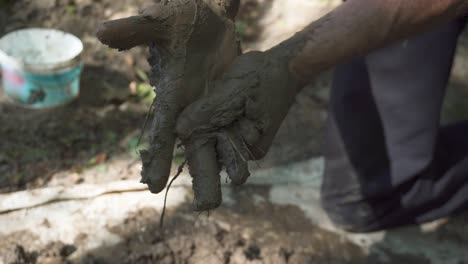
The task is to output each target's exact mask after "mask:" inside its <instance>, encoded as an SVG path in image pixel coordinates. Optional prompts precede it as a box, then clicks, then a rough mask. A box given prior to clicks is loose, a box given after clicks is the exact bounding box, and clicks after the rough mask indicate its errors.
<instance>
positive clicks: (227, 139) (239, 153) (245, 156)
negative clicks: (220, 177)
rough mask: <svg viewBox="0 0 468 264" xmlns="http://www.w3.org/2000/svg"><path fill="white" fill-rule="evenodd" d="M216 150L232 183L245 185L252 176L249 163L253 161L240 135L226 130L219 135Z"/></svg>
mask: <svg viewBox="0 0 468 264" xmlns="http://www.w3.org/2000/svg"><path fill="white" fill-rule="evenodd" d="M216 149H217V151H218V155H219V158H220V161H221V163H222V164H223V165H224V167H225V168H226V172H227V173H228V175H229V178H230V179H231V183H232V184H234V185H241V184H244V183H245V181H246V180H247V178H248V177H249V176H250V173H249V168H248V164H247V161H248V160H251V157H250V153H249V149H248V147H247V145H246V144H245V142H243V139H242V138H241V137H240V136H239V134H237V133H234V132H231V131H227V130H225V131H223V132H221V133H219V134H218V135H217V144H216Z"/></svg>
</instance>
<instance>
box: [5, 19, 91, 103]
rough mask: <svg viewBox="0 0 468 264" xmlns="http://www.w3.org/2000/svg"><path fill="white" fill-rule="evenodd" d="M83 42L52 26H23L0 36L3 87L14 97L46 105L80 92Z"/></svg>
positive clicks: (26, 101) (61, 101) (19, 100)
mask: <svg viewBox="0 0 468 264" xmlns="http://www.w3.org/2000/svg"><path fill="white" fill-rule="evenodd" d="M82 51H83V43H82V42H81V41H80V39H79V38H77V37H75V36H74V35H72V34H68V33H65V32H62V31H59V30H54V29H39V28H31V29H22V30H18V31H14V32H11V33H9V34H7V35H5V36H3V37H2V38H1V39H0V64H1V66H2V73H3V88H4V90H5V93H6V94H7V95H8V97H10V98H11V99H12V100H13V101H15V102H17V103H19V104H21V105H24V106H28V107H32V108H49V107H54V106H58V105H62V104H65V103H67V102H70V101H72V100H73V99H74V98H76V97H77V96H78V94H79V86H80V75H81V69H82V63H81V56H80V55H81V53H82Z"/></svg>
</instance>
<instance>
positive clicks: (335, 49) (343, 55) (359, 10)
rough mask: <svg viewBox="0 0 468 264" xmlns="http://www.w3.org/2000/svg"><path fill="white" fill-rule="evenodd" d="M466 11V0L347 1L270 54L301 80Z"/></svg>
mask: <svg viewBox="0 0 468 264" xmlns="http://www.w3.org/2000/svg"><path fill="white" fill-rule="evenodd" d="M467 11H468V1H467V0H411V1H408V0H378V1H376V0H348V1H347V2H345V3H344V4H342V5H341V6H339V7H337V8H336V9H335V10H333V11H332V12H330V13H328V14H327V15H325V16H324V17H322V18H321V19H319V20H317V21H315V22H313V23H312V24H310V25H309V26H308V27H306V28H305V29H304V30H303V31H301V32H299V33H297V34H296V35H295V36H293V37H292V38H290V39H288V40H286V41H285V42H283V43H281V44H280V45H278V46H276V47H275V48H273V49H272V50H270V51H269V52H271V53H272V55H273V56H275V57H277V58H280V59H285V60H287V61H286V62H287V63H288V64H289V67H290V70H291V72H292V73H293V75H294V76H295V77H296V78H297V79H298V80H300V83H301V84H305V83H307V82H309V81H311V79H312V78H313V77H314V75H315V74H317V73H319V72H321V71H323V70H326V69H328V68H330V67H332V66H334V65H336V64H337V63H340V62H342V61H344V60H346V59H349V58H351V57H353V56H356V55H362V54H365V53H366V52H369V51H371V50H373V49H375V48H379V47H381V46H384V45H386V44H388V43H391V42H392V41H397V40H400V39H402V38H405V37H407V36H410V35H412V34H414V33H418V32H420V31H423V30H425V29H426V28H429V27H431V26H432V25H434V24H438V23H443V22H444V21H448V20H451V19H454V18H456V17H459V16H461V15H463V14H465V13H467ZM302 86H303V85H299V87H302Z"/></svg>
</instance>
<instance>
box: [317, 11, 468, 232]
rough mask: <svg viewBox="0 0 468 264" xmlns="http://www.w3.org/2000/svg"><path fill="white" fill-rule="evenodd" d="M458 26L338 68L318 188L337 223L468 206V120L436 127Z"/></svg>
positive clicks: (388, 224)
mask: <svg viewBox="0 0 468 264" xmlns="http://www.w3.org/2000/svg"><path fill="white" fill-rule="evenodd" d="M464 27H465V21H461V20H460V21H453V22H451V23H449V24H447V25H444V26H441V27H438V28H436V29H433V30H432V31H431V32H427V33H424V34H422V35H418V36H416V37H413V38H411V39H408V40H405V41H402V42H399V43H396V44H394V45H392V46H389V47H386V48H384V49H380V50H377V51H375V52H372V53H371V54H368V55H367V56H365V57H363V58H355V59H354V60H352V61H350V62H348V63H346V64H343V65H340V66H338V67H337V69H336V71H335V75H334V81H333V87H332V91H331V102H330V116H329V124H328V131H327V132H328V133H327V139H326V144H325V158H326V168H325V176H324V181H323V185H322V204H323V206H324V208H325V210H326V211H327V213H328V215H329V216H330V218H331V220H332V221H333V222H334V223H335V224H336V225H338V226H340V227H342V228H344V229H347V230H350V231H359V232H368V231H375V230H380V229H386V228H392V227H396V226H401V225H406V224H414V223H422V222H426V221H430V220H434V219H437V218H441V217H444V216H448V215H452V214H455V213H458V212H461V211H463V210H467V209H468V121H467V122H461V123H457V124H453V125H450V126H445V127H441V125H440V112H441V106H442V101H443V98H444V94H445V90H446V86H447V82H448V79H449V75H450V71H451V67H452V62H453V57H454V53H455V49H456V44H457V39H458V36H459V35H460V33H461V31H462V30H463V28H464ZM467 74H468V69H467ZM467 103H468V102H467Z"/></svg>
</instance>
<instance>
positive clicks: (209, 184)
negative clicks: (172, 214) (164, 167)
mask: <svg viewBox="0 0 468 264" xmlns="http://www.w3.org/2000/svg"><path fill="white" fill-rule="evenodd" d="M215 144H216V140H215V139H196V140H194V141H191V142H189V143H187V144H186V145H185V147H186V155H187V162H188V165H189V170H190V175H191V176H192V188H193V192H194V197H195V199H194V210H195V211H207V210H212V209H215V208H217V207H218V206H219V205H220V204H221V201H222V195H221V180H220V176H219V172H220V168H219V166H218V159H217V155H216V148H215Z"/></svg>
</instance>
